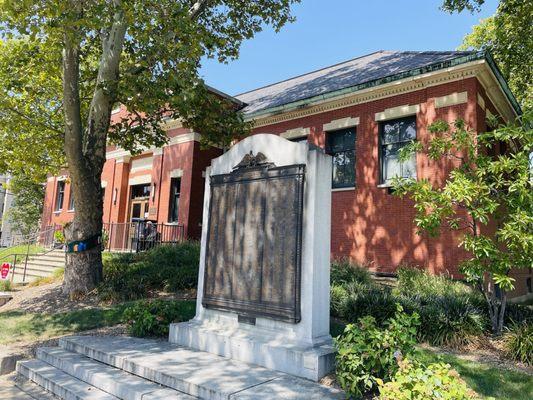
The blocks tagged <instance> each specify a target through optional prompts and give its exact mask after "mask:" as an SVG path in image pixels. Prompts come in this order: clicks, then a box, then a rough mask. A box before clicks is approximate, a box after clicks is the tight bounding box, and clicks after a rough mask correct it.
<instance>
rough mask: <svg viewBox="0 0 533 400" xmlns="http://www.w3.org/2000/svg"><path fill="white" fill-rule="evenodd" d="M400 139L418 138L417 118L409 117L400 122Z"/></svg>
mask: <svg viewBox="0 0 533 400" xmlns="http://www.w3.org/2000/svg"><path fill="white" fill-rule="evenodd" d="M400 139H401V140H402V141H411V140H414V139H416V120H415V118H409V119H406V120H403V121H401V122H400Z"/></svg>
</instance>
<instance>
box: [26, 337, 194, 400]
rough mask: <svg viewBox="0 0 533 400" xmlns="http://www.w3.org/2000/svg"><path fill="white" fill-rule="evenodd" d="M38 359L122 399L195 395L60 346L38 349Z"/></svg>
mask: <svg viewBox="0 0 533 400" xmlns="http://www.w3.org/2000/svg"><path fill="white" fill-rule="evenodd" d="M37 358H38V359H40V360H42V361H44V362H46V363H48V364H50V365H52V366H53V367H55V368H58V369H60V370H62V371H64V372H66V373H68V374H69V375H72V376H74V377H75V378H77V379H79V380H81V381H83V382H85V383H88V384H89V385H92V386H94V387H96V388H98V389H100V390H103V391H104V392H106V393H109V394H112V395H114V396H116V397H118V398H119V399H125V400H147V399H152V400H156V399H160V400H163V399H168V400H193V399H195V398H194V397H192V396H189V395H187V394H184V393H180V392H178V391H176V390H174V389H170V388H165V387H163V386H161V385H158V384H156V383H153V382H150V381H148V380H146V379H143V378H140V377H138V376H136V375H132V374H129V373H127V372H124V371H121V370H119V369H117V368H113V367H111V366H109V365H106V364H102V363H100V362H98V361H94V360H92V359H90V358H88V357H85V356H82V355H81V354H78V353H73V352H70V351H67V350H64V349H62V348H59V347H44V348H40V349H38V350H37Z"/></svg>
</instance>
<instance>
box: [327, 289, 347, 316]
mask: <svg viewBox="0 0 533 400" xmlns="http://www.w3.org/2000/svg"><path fill="white" fill-rule="evenodd" d="M347 297H348V291H347V290H346V288H345V287H344V286H343V285H338V284H337V285H331V288H330V303H329V304H330V313H331V315H332V316H334V317H337V318H343V317H344V315H345V311H344V304H345V302H346V298H347Z"/></svg>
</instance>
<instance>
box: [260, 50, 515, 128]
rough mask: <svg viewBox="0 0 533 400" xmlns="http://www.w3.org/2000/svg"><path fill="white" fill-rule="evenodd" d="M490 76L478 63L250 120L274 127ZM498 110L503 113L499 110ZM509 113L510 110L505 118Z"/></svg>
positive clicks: (485, 67)
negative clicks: (450, 83) (283, 123)
mask: <svg viewBox="0 0 533 400" xmlns="http://www.w3.org/2000/svg"><path fill="white" fill-rule="evenodd" d="M490 74H492V72H491V71H490V67H489V66H488V65H487V63H486V61H485V60H476V61H472V62H468V63H465V64H461V65H457V66H454V67H450V68H446V69H442V70H438V71H433V72H428V73H425V74H422V75H417V76H413V77H409V78H405V79H401V80H397V81H393V82H389V83H386V84H383V85H380V86H375V87H371V88H367V89H363V90H359V91H357V92H354V93H349V94H343V95H339V96H338V97H336V98H332V99H328V100H323V99H318V100H316V101H310V102H309V103H308V104H306V105H305V106H299V107H295V108H294V109H288V110H287V111H283V112H278V113H272V114H266V115H264V116H256V117H255V118H253V116H251V118H250V117H249V120H251V119H253V120H254V127H256V128H258V127H263V126H267V125H274V124H278V123H281V122H285V121H290V120H293V119H298V118H304V117H307V116H310V115H315V114H321V113H324V112H328V111H333V110H338V109H341V108H346V107H351V106H354V105H357V104H362V103H368V102H371V101H376V100H380V99H384V98H388V97H393V96H398V95H401V94H404V93H409V92H414V91H417V90H422V89H425V88H428V87H432V86H438V85H442V84H445V83H449V82H455V81H460V80H464V79H468V78H475V77H479V76H485V75H490ZM492 81H493V82H494V85H497V84H496V78H495V77H493V78H492ZM482 84H483V82H482ZM499 97H500V99H501V101H502V102H504V103H505V102H507V107H509V106H508V104H509V103H508V100H507V99H506V97H505V96H504V94H503V93H500V94H499ZM491 101H492V100H491ZM508 110H509V108H508ZM498 111H499V112H500V110H498ZM508 114H509V112H508V111H507V112H506V113H505V114H504V115H508Z"/></svg>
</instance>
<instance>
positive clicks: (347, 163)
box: [326, 128, 355, 188]
mask: <svg viewBox="0 0 533 400" xmlns="http://www.w3.org/2000/svg"><path fill="white" fill-rule="evenodd" d="M326 140H327V143H326V150H327V153H328V154H330V155H331V156H332V157H333V177H332V181H333V182H332V186H333V188H340V187H352V186H355V129H354V128H350V129H343V130H340V131H336V132H330V133H328V134H327V136H326Z"/></svg>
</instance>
